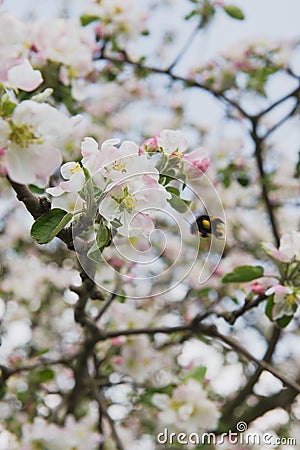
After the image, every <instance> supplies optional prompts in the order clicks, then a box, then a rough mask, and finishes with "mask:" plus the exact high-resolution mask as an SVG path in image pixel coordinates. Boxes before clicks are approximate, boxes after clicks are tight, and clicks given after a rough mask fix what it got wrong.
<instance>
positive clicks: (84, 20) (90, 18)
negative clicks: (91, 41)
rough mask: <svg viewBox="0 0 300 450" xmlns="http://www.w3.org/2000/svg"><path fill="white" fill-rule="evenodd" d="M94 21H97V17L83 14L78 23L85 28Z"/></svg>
mask: <svg viewBox="0 0 300 450" xmlns="http://www.w3.org/2000/svg"><path fill="white" fill-rule="evenodd" d="M95 20H99V17H98V16H90V15H89V14H83V15H82V16H81V17H80V22H81V25H82V26H83V27H86V26H87V25H89V24H90V23H92V22H95Z"/></svg>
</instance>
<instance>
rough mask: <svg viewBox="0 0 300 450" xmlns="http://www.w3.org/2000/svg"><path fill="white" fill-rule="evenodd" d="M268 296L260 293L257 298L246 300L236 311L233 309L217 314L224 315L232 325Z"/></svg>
mask: <svg viewBox="0 0 300 450" xmlns="http://www.w3.org/2000/svg"><path fill="white" fill-rule="evenodd" d="M266 298H267V296H266V295H265V294H262V295H259V296H258V297H257V298H256V299H255V300H251V301H247V300H246V301H245V303H244V305H243V306H242V307H241V308H239V309H236V310H235V311H231V312H228V313H223V314H217V316H218V317H223V319H225V320H226V321H227V322H228V323H230V325H234V323H235V321H236V320H237V319H238V318H239V317H241V316H243V315H244V313H245V312H247V311H250V310H251V309H253V308H256V307H257V306H258V305H260V303H262V302H263V301H264V300H266Z"/></svg>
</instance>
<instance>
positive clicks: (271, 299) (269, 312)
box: [265, 294, 274, 322]
mask: <svg viewBox="0 0 300 450" xmlns="http://www.w3.org/2000/svg"><path fill="white" fill-rule="evenodd" d="M273 306H274V294H272V295H270V297H269V298H268V301H267V304H266V309H265V313H266V316H267V317H268V318H269V319H270V320H271V321H272V322H273V316H272V311H273Z"/></svg>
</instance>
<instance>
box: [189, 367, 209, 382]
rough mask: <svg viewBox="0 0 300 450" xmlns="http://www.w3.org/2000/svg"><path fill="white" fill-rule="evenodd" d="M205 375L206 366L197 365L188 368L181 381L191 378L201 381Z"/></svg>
mask: <svg viewBox="0 0 300 450" xmlns="http://www.w3.org/2000/svg"><path fill="white" fill-rule="evenodd" d="M205 375H206V367H203V366H198V367H194V368H193V369H191V370H189V371H188V372H187V373H186V374H185V375H184V377H183V381H187V380H188V379H190V378H193V379H194V380H196V381H199V382H201V383H202V382H203V381H204V378H205Z"/></svg>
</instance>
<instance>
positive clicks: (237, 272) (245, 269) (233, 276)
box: [222, 266, 264, 283]
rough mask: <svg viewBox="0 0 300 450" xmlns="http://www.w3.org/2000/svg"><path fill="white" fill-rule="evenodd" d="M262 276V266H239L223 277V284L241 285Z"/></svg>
mask: <svg viewBox="0 0 300 450" xmlns="http://www.w3.org/2000/svg"><path fill="white" fill-rule="evenodd" d="M263 275H264V268H263V267H262V266H239V267H235V269H234V270H233V271H232V272H230V273H227V274H226V275H224V277H223V278H222V281H223V283H239V282H241V283H243V282H246V281H252V280H256V279H257V278H261V277H262V276H263Z"/></svg>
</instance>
